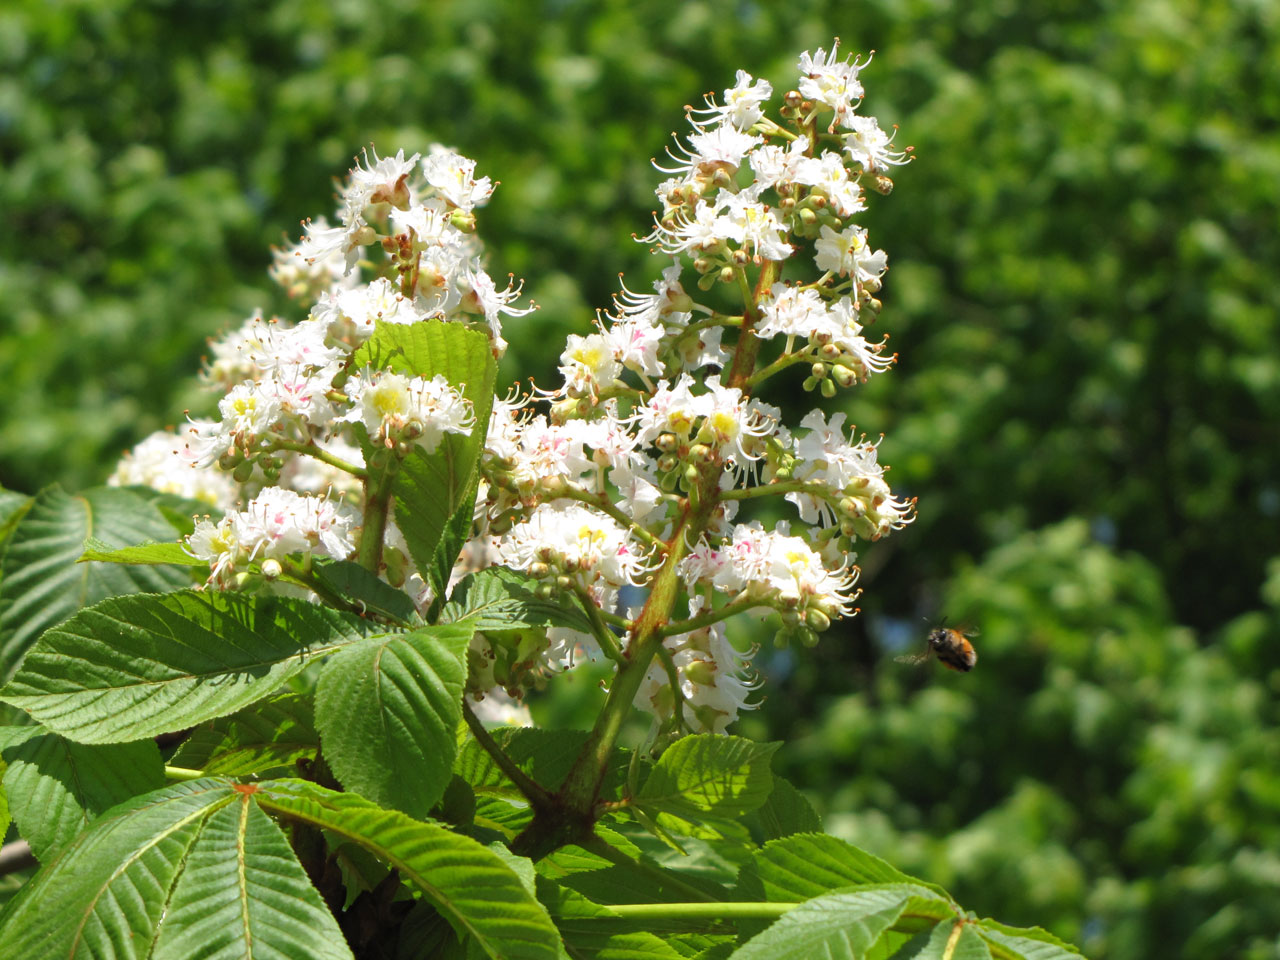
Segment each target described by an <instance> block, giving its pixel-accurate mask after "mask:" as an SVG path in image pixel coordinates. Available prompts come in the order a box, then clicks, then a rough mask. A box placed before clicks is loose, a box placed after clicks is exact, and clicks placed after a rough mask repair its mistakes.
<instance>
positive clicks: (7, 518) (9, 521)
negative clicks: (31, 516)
mask: <svg viewBox="0 0 1280 960" xmlns="http://www.w3.org/2000/svg"><path fill="white" fill-rule="evenodd" d="M34 502H35V497H29V496H27V495H26V494H25V493H16V492H15V491H13V490H6V489H5V488H4V487H0V550H2V549H3V548H4V542H5V541H6V540H8V539H9V534H11V533H12V532H13V528H14V527H16V526H17V525H18V521H19V520H21V519H22V517H23V515H24V514H26V512H27V509H28V508H29V507H30V506H31V504H32V503H34Z"/></svg>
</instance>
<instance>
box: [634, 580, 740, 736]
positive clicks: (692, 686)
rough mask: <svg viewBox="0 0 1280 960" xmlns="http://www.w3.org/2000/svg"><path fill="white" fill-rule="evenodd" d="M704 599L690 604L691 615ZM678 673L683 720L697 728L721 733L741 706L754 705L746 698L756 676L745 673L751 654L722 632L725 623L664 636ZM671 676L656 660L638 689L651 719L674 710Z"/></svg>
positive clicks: (640, 702)
mask: <svg viewBox="0 0 1280 960" xmlns="http://www.w3.org/2000/svg"><path fill="white" fill-rule="evenodd" d="M702 603H703V601H702V598H701V597H694V598H693V600H692V601H691V602H690V604H689V614H690V616H695V615H696V614H697V613H699V612H701V610H702ZM663 646H665V647H666V648H667V651H668V654H669V656H670V657H671V660H672V662H673V663H674V664H675V668H676V675H677V677H678V678H679V683H680V694H681V696H682V697H683V699H684V719H685V722H686V723H688V724H689V725H690V727H691V728H692V729H693V731H694V732H695V733H724V732H725V729H726V728H727V727H728V726H729V724H731V723H733V722H734V721H735V720H736V719H737V718H738V713H739V712H740V711H742V710H754V709H755V708H756V707H757V706H758V704H754V703H748V702H747V698H748V697H749V696H750V695H751V692H752V691H753V690H755V689H756V688H757V687H759V685H760V684H759V681H758V680H755V679H751V678H749V677H748V676H747V675H746V674H745V671H746V668H747V666H748V664H749V662H750V659H751V657H750V654H743V653H740V652H739V651H738V650H736V649H734V647H733V645H732V644H731V643H729V640H728V639H727V637H726V636H725V625H724V624H723V623H716V624H712V625H711V626H710V627H704V628H702V629H701V630H695V631H693V632H692V633H682V634H679V635H677V636H673V637H667V638H666V639H665V640H663ZM670 683H671V681H670V678H669V677H668V675H667V671H666V669H665V667H664V666H663V664H662V663H660V662H658V661H655V662H654V664H653V665H652V666H650V667H649V670H648V672H647V673H646V674H645V678H644V681H643V682H642V683H641V686H640V689H639V690H638V691H637V692H636V698H635V704H636V706H637V707H639V708H640V709H641V710H644V711H646V712H647V713H652V714H653V715H654V717H655V723H656V722H657V721H659V720H661V719H662V718H664V717H666V716H669V715H670V714H671V712H672V711H673V710H674V709H675V698H674V696H673V695H672V692H671V689H670Z"/></svg>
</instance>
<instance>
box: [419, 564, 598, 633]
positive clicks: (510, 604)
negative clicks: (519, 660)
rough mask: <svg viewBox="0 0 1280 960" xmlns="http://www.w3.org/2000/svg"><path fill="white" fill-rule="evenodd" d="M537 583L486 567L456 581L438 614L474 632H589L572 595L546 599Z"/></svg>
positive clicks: (586, 622)
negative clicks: (467, 623)
mask: <svg viewBox="0 0 1280 960" xmlns="http://www.w3.org/2000/svg"><path fill="white" fill-rule="evenodd" d="M536 587H537V581H536V580H534V579H532V578H531V577H529V576H527V575H525V574H523V573H519V572H517V571H515V570H508V569H507V568H506V567H489V568H488V569H486V570H481V571H480V572H479V573H473V574H471V575H470V576H467V577H464V578H463V579H462V580H461V581H459V583H458V585H457V586H456V587H454V588H453V594H452V596H450V598H449V602H448V603H447V604H445V606H444V609H443V610H442V611H441V614H440V619H441V620H442V621H445V622H456V621H460V620H464V619H465V620H470V621H471V622H472V623H473V624H474V625H475V629H476V630H519V629H523V628H526V627H569V628H570V629H573V630H581V631H582V632H583V633H590V632H591V629H592V627H591V621H590V620H588V619H587V615H586V613H585V612H583V609H582V607H581V605H579V603H578V600H577V598H576V597H574V596H573V594H572V593H569V592H567V591H566V592H562V593H558V594H556V595H555V596H554V597H552V598H550V599H546V600H544V599H542V598H541V597H539V596H538V595H537V593H536V590H535V588H536Z"/></svg>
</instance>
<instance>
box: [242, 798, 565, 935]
mask: <svg viewBox="0 0 1280 960" xmlns="http://www.w3.org/2000/svg"><path fill="white" fill-rule="evenodd" d="M256 796H257V799H258V802H259V804H261V806H262V807H263V809H265V810H268V811H271V812H273V813H277V814H280V815H282V816H285V817H288V818H290V819H294V820H298V821H300V822H303V823H308V824H311V825H312V826H315V827H319V828H321V829H324V830H328V831H331V832H332V833H334V834H337V835H339V836H342V837H345V838H347V839H349V840H352V841H354V842H355V843H358V844H360V845H361V846H363V847H365V848H366V849H367V850H369V851H371V852H372V853H373V854H374V855H375V856H377V857H378V858H379V859H380V860H383V861H385V862H386V863H389V864H390V865H391V866H392V867H394V868H395V869H396V870H398V871H399V873H400V877H401V879H402V880H404V881H405V882H406V883H410V884H412V885H413V886H414V887H416V888H417V889H418V890H419V891H421V892H422V893H423V894H424V895H425V897H426V898H427V899H428V900H429V901H430V902H431V903H432V905H434V906H435V908H436V909H437V910H438V911H439V912H440V914H441V915H442V916H444V917H445V919H447V920H448V921H449V923H450V925H451V926H452V927H453V929H454V931H455V932H456V933H457V935H458V936H459V937H460V938H464V939H465V938H470V940H471V941H472V942H473V943H474V945H475V946H476V948H478V949H479V950H481V951H483V952H484V953H485V954H486V955H488V956H490V957H495V958H501V960H558V958H560V957H561V956H562V954H561V947H560V937H559V934H558V933H557V932H556V928H555V925H554V924H553V923H552V922H551V917H550V916H549V915H548V914H547V911H546V908H545V907H543V906H542V904H540V903H539V902H538V901H537V899H536V898H534V897H533V895H532V894H530V893H529V891H528V890H526V889H525V886H524V884H523V883H522V882H521V880H520V877H518V876H517V875H516V873H515V872H514V871H513V870H512V869H511V867H510V866H508V865H507V863H506V862H504V860H503V858H501V857H499V856H498V855H497V854H495V853H494V852H493V851H491V850H489V849H488V848H486V847H484V846H482V845H481V844H479V843H477V842H476V841H475V840H472V839H471V838H469V837H464V836H462V835H460V834H456V833H454V832H452V831H451V830H448V829H446V828H444V827H441V826H438V825H436V824H431V823H422V822H420V821H418V820H414V819H412V818H411V817H409V816H407V815H405V814H403V813H401V812H400V811H398V810H384V809H382V808H380V807H378V806H376V805H375V804H373V803H370V802H369V801H368V800H365V799H364V798H363V797H359V796H356V795H355V794H351V793H336V792H334V791H332V790H326V789H325V788H323V787H319V786H317V785H315V784H313V783H308V782H306V781H302V780H275V781H271V782H270V783H267V784H263V785H262V786H261V787H260V788H259V791H258V793H257V795H256Z"/></svg>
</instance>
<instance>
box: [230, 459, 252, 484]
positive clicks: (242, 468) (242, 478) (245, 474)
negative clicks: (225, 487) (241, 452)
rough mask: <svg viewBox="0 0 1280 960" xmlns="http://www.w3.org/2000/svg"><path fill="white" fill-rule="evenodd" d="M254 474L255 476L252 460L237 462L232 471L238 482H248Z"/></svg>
mask: <svg viewBox="0 0 1280 960" xmlns="http://www.w3.org/2000/svg"><path fill="white" fill-rule="evenodd" d="M252 476H253V461H252V460H242V461H240V463H238V464H236V468H235V469H234V470H232V471H231V478H232V479H233V480H235V482H236V483H248V482H249V479H250V478H251V477H252Z"/></svg>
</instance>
